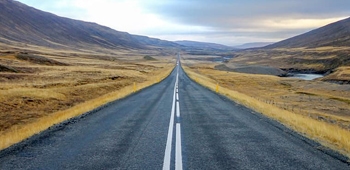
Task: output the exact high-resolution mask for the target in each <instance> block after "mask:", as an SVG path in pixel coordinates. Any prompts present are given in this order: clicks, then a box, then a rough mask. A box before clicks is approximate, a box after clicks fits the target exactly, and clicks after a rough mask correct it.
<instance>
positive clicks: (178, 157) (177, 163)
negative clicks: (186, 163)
mask: <svg viewBox="0 0 350 170" xmlns="http://www.w3.org/2000/svg"><path fill="white" fill-rule="evenodd" d="M175 169H176V170H182V147H181V125H180V123H176V150H175Z"/></svg>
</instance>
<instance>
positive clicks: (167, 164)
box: [163, 79, 177, 170]
mask: <svg viewBox="0 0 350 170" xmlns="http://www.w3.org/2000/svg"><path fill="white" fill-rule="evenodd" d="M175 84H177V79H176V82H175ZM175 89H176V86H175V87H174V95H173V104H172V107H171V115H170V121H169V129H168V138H167V142H166V146H165V154H164V160H163V170H170V162H171V148H172V146H171V145H172V140H173V130H174V114H175V113H174V112H175V94H176V93H175Z"/></svg>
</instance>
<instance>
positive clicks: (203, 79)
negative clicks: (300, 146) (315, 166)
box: [183, 60, 350, 157]
mask: <svg viewBox="0 0 350 170" xmlns="http://www.w3.org/2000/svg"><path fill="white" fill-rule="evenodd" d="M183 61H184V65H185V66H184V69H185V71H186V73H187V74H188V75H189V76H190V77H191V79H193V80H195V81H197V82H198V83H200V84H202V85H204V86H206V87H208V88H210V89H212V90H215V89H216V85H217V83H218V84H219V86H220V87H219V93H221V94H223V95H226V96H228V97H229V98H231V99H233V100H235V101H237V102H239V103H241V104H243V105H245V106H247V107H250V108H252V109H254V110H256V111H257V112H259V113H262V114H264V115H266V116H268V117H270V118H272V119H275V120H277V121H279V122H281V123H282V124H284V125H286V126H287V127H290V128H291V129H293V130H295V131H297V132H299V133H301V134H303V135H305V136H307V137H309V138H311V139H314V140H317V141H319V142H320V143H321V144H323V145H324V146H327V147H330V148H332V149H335V150H338V151H339V152H341V153H343V154H344V155H347V156H348V157H350V131H349V129H350V126H349V125H350V115H349V114H350V106H349V105H350V104H349V102H350V92H349V90H348V89H345V90H344V89H342V88H344V87H345V86H343V87H342V86H341V85H337V84H330V83H325V82H319V81H303V80H296V79H291V78H279V77H275V76H267V75H251V74H242V73H234V72H226V71H218V70H215V69H213V67H214V64H193V63H191V61H189V62H188V61H186V60H183ZM186 63H187V64H186Z"/></svg>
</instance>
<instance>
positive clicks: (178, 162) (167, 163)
mask: <svg viewBox="0 0 350 170" xmlns="http://www.w3.org/2000/svg"><path fill="white" fill-rule="evenodd" d="M178 81H179V66H177V73H176V80H175V86H174V95H173V104H172V107H171V115H170V122H169V129H168V138H167V143H166V146H165V154H164V161H163V170H170V168H171V150H172V140H173V131H174V121H175V118H174V116H175V115H174V114H175V110H176V117H177V118H180V104H179V89H178ZM175 103H176V105H175ZM175 130H176V135H175V140H176V143H175V169H176V170H182V169H183V166H182V147H181V124H180V122H177V123H176V128H175Z"/></svg>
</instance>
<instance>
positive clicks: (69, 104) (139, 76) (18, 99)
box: [0, 53, 175, 149]
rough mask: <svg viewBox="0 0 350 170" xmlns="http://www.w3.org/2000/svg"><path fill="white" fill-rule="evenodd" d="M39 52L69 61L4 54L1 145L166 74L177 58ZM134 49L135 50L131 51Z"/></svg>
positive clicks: (0, 86) (1, 57) (0, 89)
mask: <svg viewBox="0 0 350 170" xmlns="http://www.w3.org/2000/svg"><path fill="white" fill-rule="evenodd" d="M72 55H73V56H69V55H68V56H67V55H59V56H55V55H49V54H47V55H41V56H44V57H46V58H48V59H51V60H55V61H59V62H62V63H66V64H68V66H47V65H43V64H40V63H32V62H28V61H25V60H20V59H18V58H16V57H15V54H3V55H0V64H2V65H6V66H10V67H11V68H15V69H16V70H18V71H19V72H17V73H13V72H0V82H1V84H0V149H3V148H6V147H8V146H10V145H12V144H14V143H17V142H19V141H21V140H23V139H26V138H27V137H30V136H32V135H34V134H36V133H38V132H40V131H42V130H45V129H47V128H48V127H50V126H52V125H54V124H57V123H60V122H62V121H64V120H67V119H69V118H72V117H75V116H78V115H80V114H83V113H86V112H88V111H90V110H92V109H94V108H96V107H99V106H101V105H104V104H106V103H108V102H111V101H114V100H116V99H119V98H122V97H125V96H127V95H128V94H131V93H133V91H134V90H135V89H134V84H135V85H136V88H137V89H136V90H139V89H142V88H145V87H147V86H150V85H152V84H154V83H157V82H159V81H160V80H162V79H163V78H165V77H166V76H167V75H168V74H169V73H170V72H171V70H172V69H173V67H174V63H175V62H174V59H172V58H170V57H155V58H156V59H157V60H154V61H147V60H144V59H143V57H144V56H143V55H140V54H137V53H130V54H128V55H126V56H123V57H112V56H108V57H104V56H101V57H99V56H87V55H81V54H78V55H77V54H76V53H74V54H72ZM131 55H133V56H132V57H131Z"/></svg>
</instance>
